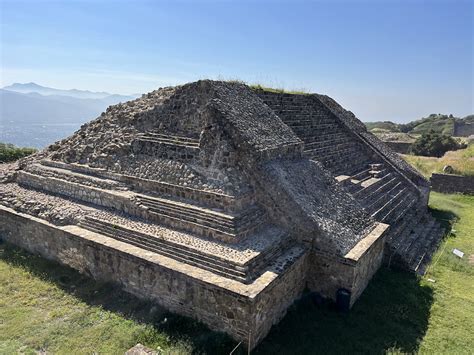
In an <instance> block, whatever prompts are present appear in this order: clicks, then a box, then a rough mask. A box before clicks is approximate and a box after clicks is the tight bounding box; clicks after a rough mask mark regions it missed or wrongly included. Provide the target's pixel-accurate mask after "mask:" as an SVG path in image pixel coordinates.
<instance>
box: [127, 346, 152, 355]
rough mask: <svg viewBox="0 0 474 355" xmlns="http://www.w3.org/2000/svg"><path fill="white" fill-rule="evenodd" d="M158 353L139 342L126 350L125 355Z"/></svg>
mask: <svg viewBox="0 0 474 355" xmlns="http://www.w3.org/2000/svg"><path fill="white" fill-rule="evenodd" d="M158 354H159V352H158V351H155V350H152V349H150V348H147V347H146V346H144V345H142V344H140V343H138V344H137V345H135V346H134V347H133V348H130V349H128V350H127V351H126V352H125V355H158Z"/></svg>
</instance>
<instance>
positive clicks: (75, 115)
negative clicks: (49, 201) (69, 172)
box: [0, 83, 139, 148]
mask: <svg viewBox="0 0 474 355" xmlns="http://www.w3.org/2000/svg"><path fill="white" fill-rule="evenodd" d="M138 96H139V95H130V96H127V95H117V94H109V93H107V92H92V91H86V90H77V89H71V90H61V89H55V88H50V87H45V86H41V85H38V84H36V83H27V84H19V83H15V84H13V85H10V86H6V87H4V88H3V89H0V142H4V143H13V144H15V145H19V146H33V147H37V148H42V147H44V146H46V145H48V144H50V143H53V142H54V141H55V140H58V139H61V138H64V137H66V136H68V135H70V134H71V133H73V132H74V130H76V129H78V128H79V127H80V125H81V124H83V123H85V122H88V121H90V120H91V119H94V118H96V117H98V116H99V115H100V114H101V112H103V111H105V110H106V109H107V107H108V106H110V105H114V104H117V103H119V102H125V101H129V100H132V99H134V98H136V97H138Z"/></svg>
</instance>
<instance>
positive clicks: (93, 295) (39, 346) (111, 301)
mask: <svg viewBox="0 0 474 355" xmlns="http://www.w3.org/2000/svg"><path fill="white" fill-rule="evenodd" d="M430 206H431V207H432V209H433V213H434V215H435V216H436V217H437V218H438V219H439V220H440V221H441V222H442V223H444V224H445V225H446V226H447V227H452V228H453V232H452V233H451V235H450V236H449V237H448V238H447V239H446V240H445V241H444V242H443V244H442V245H441V247H440V250H439V251H438V252H437V254H436V255H435V257H434V261H435V262H433V263H432V266H431V268H430V269H429V271H428V274H427V275H426V276H425V277H424V278H423V279H420V278H417V277H415V276H413V275H410V274H407V273H403V272H397V271H393V270H389V269H387V268H382V269H381V270H380V271H379V272H378V273H377V275H376V276H375V278H374V279H373V280H372V282H371V283H370V284H369V286H368V287H367V289H366V290H365V292H364V293H363V295H362V296H361V298H360V299H359V300H358V302H357V303H356V304H355V306H354V307H353V309H352V310H351V311H350V312H349V313H347V314H344V313H339V312H337V311H336V310H334V309H333V306H332V305H331V304H326V303H325V302H323V301H321V300H319V299H316V298H314V297H313V296H311V295H306V296H305V297H304V298H303V299H302V300H301V301H299V302H297V303H296V304H295V305H294V306H292V307H291V308H290V310H289V312H288V314H287V316H286V317H285V318H284V319H283V321H282V322H281V323H280V324H278V325H276V326H275V327H274V328H273V329H272V331H271V333H270V334H269V336H268V337H267V338H266V339H265V340H264V341H263V342H262V344H260V345H259V346H258V347H257V348H256V349H255V351H254V353H255V354H345V353H367V354H369V353H370V354H382V353H421V354H433V353H434V354H472V349H474V337H472V329H473V328H474V271H473V266H472V265H469V264H468V262H467V257H468V255H471V254H474V237H473V235H474V233H473V232H474V196H462V195H444V194H439V193H432V195H431V199H430ZM453 248H458V249H460V250H462V251H464V252H465V253H466V256H465V258H464V259H462V260H461V259H458V258H457V257H455V256H454V255H452V253H451V251H452V249H453ZM429 278H430V279H434V280H435V282H434V283H433V282H429V281H428V279H429ZM165 318H166V321H165ZM137 342H141V343H143V344H145V345H147V346H149V347H151V348H155V349H156V348H158V347H159V348H161V349H163V350H165V351H166V352H169V353H208V354H228V353H229V352H230V351H231V349H232V348H233V346H235V342H233V341H231V340H230V339H229V338H227V337H226V336H223V335H220V334H217V333H213V332H211V331H209V330H208V329H207V328H206V327H204V326H202V325H200V324H199V323H197V322H194V321H192V320H190V319H187V318H183V317H179V316H173V315H170V314H166V313H164V311H163V310H161V309H160V308H159V307H156V306H153V305H151V304H148V303H145V302H140V301H138V300H137V299H135V298H134V297H132V296H130V295H127V294H126V293H124V292H122V291H120V290H118V289H117V288H115V287H112V286H111V285H107V284H101V283H97V282H95V281H93V280H91V279H89V278H87V277H85V276H82V275H80V274H78V273H76V272H75V271H73V270H71V269H69V268H66V267H62V266H59V265H58V264H56V263H53V262H50V261H46V260H44V259H42V258H39V257H36V256H33V255H31V254H28V253H26V252H24V251H21V250H19V249H18V248H15V247H12V246H10V245H6V244H3V245H2V246H1V249H0V353H1V354H11V353H17V352H23V353H34V352H35V351H39V350H47V351H49V352H51V353H55V354H71V353H80V354H89V353H93V352H96V353H100V354H122V353H123V352H124V351H125V350H126V349H127V348H129V347H131V346H133V345H135V343H137ZM241 353H243V350H242V351H241Z"/></svg>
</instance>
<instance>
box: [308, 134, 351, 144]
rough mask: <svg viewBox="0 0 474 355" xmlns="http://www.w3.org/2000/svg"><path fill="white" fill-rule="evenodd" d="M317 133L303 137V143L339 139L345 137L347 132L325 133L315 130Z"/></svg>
mask: <svg viewBox="0 0 474 355" xmlns="http://www.w3.org/2000/svg"><path fill="white" fill-rule="evenodd" d="M317 133H318V134H314V135H312V136H308V137H305V138H304V139H303V141H304V142H305V145H308V144H312V143H315V142H321V141H331V140H334V141H336V140H340V139H347V138H348V136H347V133H346V132H331V133H326V134H321V132H317Z"/></svg>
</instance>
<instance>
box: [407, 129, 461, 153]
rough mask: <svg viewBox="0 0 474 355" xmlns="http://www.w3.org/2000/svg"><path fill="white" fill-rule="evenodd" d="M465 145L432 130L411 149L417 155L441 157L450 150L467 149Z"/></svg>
mask: <svg viewBox="0 0 474 355" xmlns="http://www.w3.org/2000/svg"><path fill="white" fill-rule="evenodd" d="M465 147H466V146H465V145H464V144H460V143H458V142H457V141H456V140H455V139H454V138H452V137H450V136H448V135H445V134H440V133H438V132H435V131H434V130H431V131H429V132H427V133H423V134H422V135H421V136H420V137H419V138H418V139H417V140H416V141H415V143H413V145H412V147H411V152H412V153H413V154H415V155H423V156H428V157H441V156H443V155H444V153H446V152H447V151H450V150H457V149H461V148H465Z"/></svg>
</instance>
